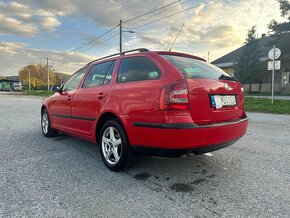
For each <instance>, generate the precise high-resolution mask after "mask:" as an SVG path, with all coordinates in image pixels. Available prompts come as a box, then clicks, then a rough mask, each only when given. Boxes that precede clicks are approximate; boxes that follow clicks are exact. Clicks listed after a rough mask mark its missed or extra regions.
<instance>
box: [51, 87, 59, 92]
mask: <svg viewBox="0 0 290 218" xmlns="http://www.w3.org/2000/svg"><path fill="white" fill-rule="evenodd" d="M51 91H53V92H60V87H59V86H52V87H51Z"/></svg>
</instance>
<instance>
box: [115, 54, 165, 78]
mask: <svg viewBox="0 0 290 218" xmlns="http://www.w3.org/2000/svg"><path fill="white" fill-rule="evenodd" d="M160 76H161V72H160V70H159V69H158V67H157V66H156V65H155V64H154V63H153V62H152V61H151V60H150V59H149V58H146V57H132V58H124V59H122V61H121V64H120V67H119V72H118V82H119V83H124V82H133V81H142V80H156V79H159V78H160Z"/></svg>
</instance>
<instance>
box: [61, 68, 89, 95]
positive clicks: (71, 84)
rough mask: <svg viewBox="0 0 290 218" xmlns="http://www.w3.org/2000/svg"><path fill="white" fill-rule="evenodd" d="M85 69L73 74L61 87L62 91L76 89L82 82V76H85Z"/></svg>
mask: <svg viewBox="0 0 290 218" xmlns="http://www.w3.org/2000/svg"><path fill="white" fill-rule="evenodd" d="M86 69H87V68H83V69H81V70H79V71H77V72H76V73H75V74H73V75H72V76H71V77H70V78H69V79H68V80H67V81H66V83H65V84H64V85H63V87H62V91H70V90H74V89H76V88H77V87H78V84H79V83H80V81H81V80H82V78H83V76H84V75H85V72H86Z"/></svg>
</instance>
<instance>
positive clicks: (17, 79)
mask: <svg viewBox="0 0 290 218" xmlns="http://www.w3.org/2000/svg"><path fill="white" fill-rule="evenodd" d="M5 79H7V80H13V81H19V76H6V77H5Z"/></svg>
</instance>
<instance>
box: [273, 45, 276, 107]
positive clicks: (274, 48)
mask: <svg viewBox="0 0 290 218" xmlns="http://www.w3.org/2000/svg"><path fill="white" fill-rule="evenodd" d="M273 52H274V57H273V70H272V104H273V103H274V82H275V81H274V80H275V79H274V78H275V58H276V57H275V56H276V46H275V45H273Z"/></svg>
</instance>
